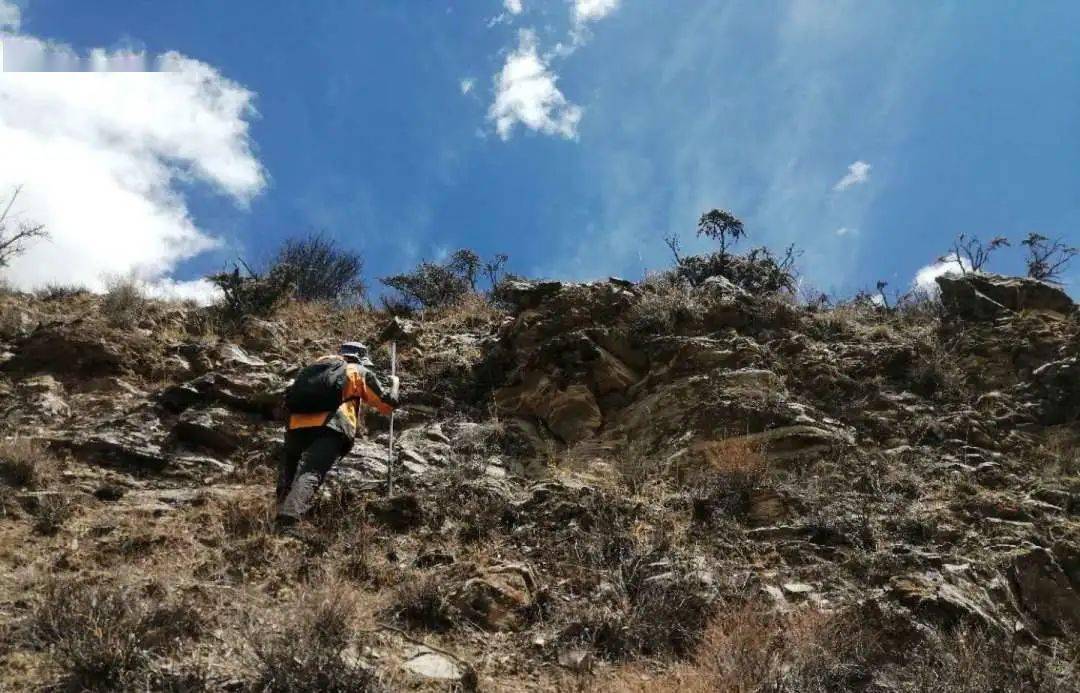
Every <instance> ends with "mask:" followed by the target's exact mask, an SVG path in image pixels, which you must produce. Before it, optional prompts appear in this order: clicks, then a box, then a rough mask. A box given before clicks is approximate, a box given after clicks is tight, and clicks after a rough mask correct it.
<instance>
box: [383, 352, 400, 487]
mask: <svg viewBox="0 0 1080 693" xmlns="http://www.w3.org/2000/svg"><path fill="white" fill-rule="evenodd" d="M395 376H397V342H390V377H391V378H393V377H395ZM386 495H387V496H392V495H394V412H393V410H391V411H390V439H389V443H388V444H387V450H386Z"/></svg>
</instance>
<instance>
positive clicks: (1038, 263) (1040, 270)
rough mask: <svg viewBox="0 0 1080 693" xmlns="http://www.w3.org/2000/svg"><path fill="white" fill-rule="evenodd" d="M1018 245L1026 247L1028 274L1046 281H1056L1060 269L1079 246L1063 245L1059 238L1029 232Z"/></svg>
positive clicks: (1067, 262) (1077, 251) (1079, 251)
mask: <svg viewBox="0 0 1080 693" xmlns="http://www.w3.org/2000/svg"><path fill="white" fill-rule="evenodd" d="M1020 245H1023V246H1026V247H1027V252H1028V255H1027V270H1028V276H1029V277H1031V278H1032V279H1038V280H1040V281H1046V282H1055V283H1056V282H1057V281H1058V278H1059V277H1060V276H1061V272H1062V270H1064V269H1065V267H1066V266H1067V265H1068V264H1069V263H1070V262H1072V259H1073V258H1074V257H1076V255H1077V254H1078V253H1080V248H1075V247H1072V246H1068V245H1065V243H1063V242H1062V240H1061V239H1060V238H1054V239H1050V238H1047V237H1046V236H1043V235H1042V234H1039V233H1029V234H1028V237H1027V238H1025V239H1024V240H1022V241H1020Z"/></svg>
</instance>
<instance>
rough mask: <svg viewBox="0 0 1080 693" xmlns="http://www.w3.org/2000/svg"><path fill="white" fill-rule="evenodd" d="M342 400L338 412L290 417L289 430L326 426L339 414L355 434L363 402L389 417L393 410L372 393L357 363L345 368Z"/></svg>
mask: <svg viewBox="0 0 1080 693" xmlns="http://www.w3.org/2000/svg"><path fill="white" fill-rule="evenodd" d="M341 400H342V401H341V406H339V407H338V408H337V411H336V412H334V411H324V412H315V413H304V414H291V415H290V416H289V430H290V431H291V430H294V429H297V428H315V427H317V426H326V425H327V424H329V423H330V420H331V419H332V418H333V417H334V416H335V414H337V415H340V416H341V417H343V418H344V419H345V423H347V424H349V425H350V427H351V429H352V431H353V432H355V431H356V423H357V420H358V419H359V418H360V403H361V402H363V403H364V404H367V405H370V406H371V407H373V408H374V409H375V411H377V412H379V413H380V414H383V415H388V414H390V412H391V411H392V410H393V407H391V406H390V405H389V404H387V403H386V402H383V401H382V400H381V399H379V398H378V396H376V394H375V393H374V392H372V391H371V388H369V387H368V386H367V382H366V381H365V380H364V371H363V369H362V368H361V367H360V366H358V365H356V364H355V363H350V364H348V365H347V366H346V367H345V389H344V390H343V391H342V393H341Z"/></svg>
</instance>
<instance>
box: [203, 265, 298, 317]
mask: <svg viewBox="0 0 1080 693" xmlns="http://www.w3.org/2000/svg"><path fill="white" fill-rule="evenodd" d="M240 265H243V268H244V272H246V274H244V273H242V272H241V268H240ZM207 279H208V280H210V282H211V283H212V284H214V285H215V286H216V287H218V288H219V289H221V294H222V298H221V302H220V303H219V304H218V305H217V309H218V313H219V315H220V317H221V318H222V319H223V320H224V321H225V322H228V323H233V324H235V323H238V322H240V321H242V320H243V319H244V318H246V317H249V316H253V317H260V318H261V317H267V316H269V315H272V314H273V313H274V312H275V311H277V309H278V308H280V307H281V306H282V305H283V304H284V303H285V302H286V301H287V300H289V297H290V296H291V295H292V293H293V289H294V286H295V283H294V280H293V277H292V276H291V273H290V270H289V269H288V268H287V267H285V266H283V265H276V266H274V267H272V268H271V269H270V270H269V271H268V272H266V273H264V274H257V273H256V272H254V271H252V269H251V268H250V267H248V266H247V265H246V264H244V263H243V262H240V263H239V264H237V265H234V267H233V270H232V271H231V272H221V273H219V274H212V275H210V276H209V277H207Z"/></svg>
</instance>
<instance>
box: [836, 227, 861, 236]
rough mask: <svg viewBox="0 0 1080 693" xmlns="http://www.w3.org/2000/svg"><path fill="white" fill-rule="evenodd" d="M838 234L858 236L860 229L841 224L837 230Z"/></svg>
mask: <svg viewBox="0 0 1080 693" xmlns="http://www.w3.org/2000/svg"><path fill="white" fill-rule="evenodd" d="M835 233H836V235H837V236H857V235H859V230H858V229H851V228H848V227H847V226H841V227H840V228H838V229H837V230H836V231H835Z"/></svg>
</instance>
